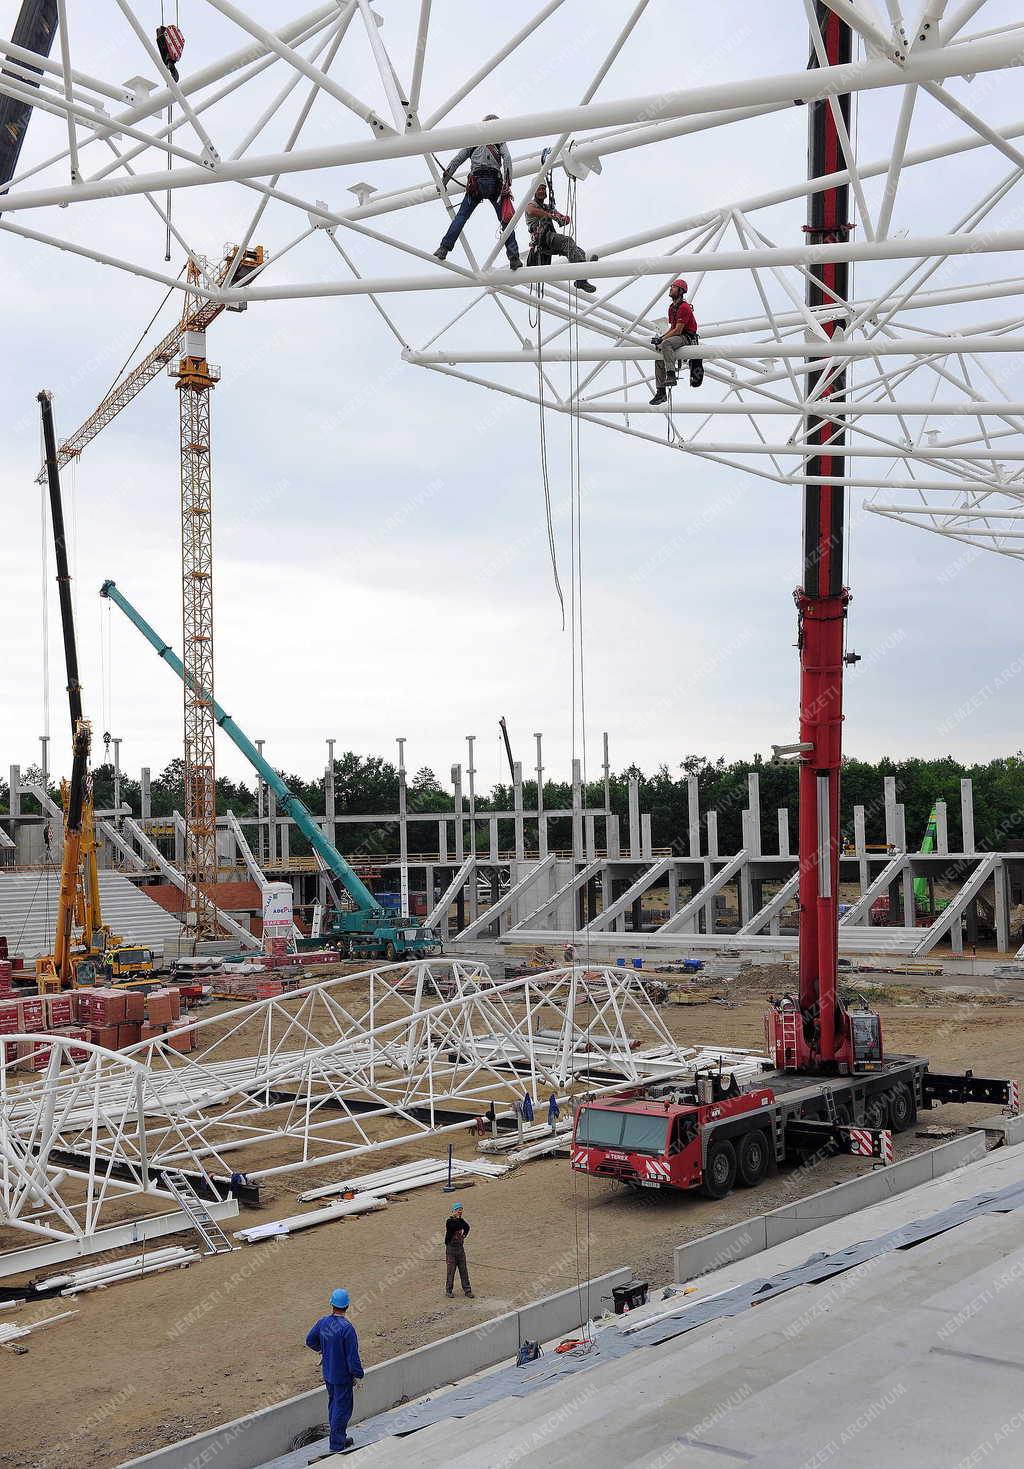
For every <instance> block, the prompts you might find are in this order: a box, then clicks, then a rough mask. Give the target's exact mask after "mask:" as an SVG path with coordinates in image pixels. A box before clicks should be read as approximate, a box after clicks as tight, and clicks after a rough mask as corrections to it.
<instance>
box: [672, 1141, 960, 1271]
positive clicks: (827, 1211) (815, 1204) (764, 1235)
mask: <svg viewBox="0 0 1024 1469" xmlns="http://www.w3.org/2000/svg"><path fill="white" fill-rule="evenodd" d="M983 1125H984V1124H983ZM985 1152H986V1143H985V1134H984V1132H970V1133H968V1134H967V1135H966V1136H965V1137H958V1138H954V1139H953V1140H952V1142H948V1143H942V1144H940V1145H939V1147H937V1148H929V1149H927V1151H926V1152H923V1153H915V1154H913V1156H912V1157H910V1158H904V1159H903V1161H902V1162H901V1163H893V1164H891V1165H890V1166H889V1167H887V1168H877V1169H875V1170H874V1171H873V1172H871V1173H865V1174H864V1175H863V1176H862V1177H861V1178H851V1179H848V1180H847V1181H846V1183H837V1184H834V1185H833V1186H832V1187H831V1188H826V1189H822V1190H821V1192H820V1193H816V1194H809V1195H808V1196H807V1198H805V1199H797V1200H796V1202H795V1203H792V1204H783V1205H782V1206H781V1207H780V1208H778V1209H772V1210H771V1211H770V1213H767V1214H758V1215H757V1216H756V1217H755V1218H753V1219H745V1220H744V1221H743V1223H742V1224H733V1225H732V1226H731V1227H730V1228H728V1229H718V1230H716V1231H715V1233H714V1234H707V1235H705V1236H704V1238H703V1239H695V1240H691V1241H690V1242H689V1243H688V1244H685V1245H677V1246H676V1248H675V1250H674V1251H673V1278H674V1279H675V1281H676V1283H677V1284H680V1285H681V1284H684V1283H685V1282H686V1281H688V1280H696V1278H697V1277H698V1276H699V1275H707V1274H709V1273H710V1272H711V1271H712V1270H722V1269H724V1268H725V1266H726V1265H731V1264H733V1263H734V1262H735V1261H736V1260H746V1259H749V1257H750V1256H751V1255H757V1254H760V1252H761V1251H762V1250H768V1249H771V1247H772V1245H778V1244H782V1243H783V1241H784V1240H787V1239H795V1238H796V1236H797V1235H800V1234H806V1233H807V1232H808V1230H811V1229H817V1228H819V1226H820V1225H822V1224H828V1223H830V1222H831V1221H832V1220H833V1219H841V1218H843V1217H844V1216H845V1215H847V1214H856V1213H857V1212H858V1211H859V1210H861V1209H866V1208H868V1207H869V1206H870V1205H871V1204H878V1203H880V1202H881V1201H882V1200H883V1199H888V1198H892V1196H893V1195H894V1194H901V1193H905V1192H906V1190H907V1189H911V1188H916V1187H917V1185H918V1184H919V1183H928V1182H929V1181H930V1180H931V1179H933V1178H941V1177H942V1175H943V1174H944V1173H952V1172H953V1171H954V1170H955V1169H957V1168H962V1167H963V1166H964V1165H965V1164H967V1163H975V1162H977V1160H978V1159H979V1158H983V1157H984V1156H985Z"/></svg>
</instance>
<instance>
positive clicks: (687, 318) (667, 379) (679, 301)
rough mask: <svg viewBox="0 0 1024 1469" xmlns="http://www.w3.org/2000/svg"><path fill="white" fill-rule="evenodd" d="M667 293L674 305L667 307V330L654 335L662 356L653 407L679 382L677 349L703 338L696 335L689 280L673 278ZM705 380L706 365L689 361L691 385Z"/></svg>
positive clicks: (656, 370) (653, 343) (656, 368)
mask: <svg viewBox="0 0 1024 1469" xmlns="http://www.w3.org/2000/svg"><path fill="white" fill-rule="evenodd" d="M668 293H669V295H670V296H671V298H672V304H671V305H670V306H669V308H668V331H667V332H665V333H663V335H662V336H660V337H652V338H651V346H652V347H657V348H659V349H660V351H661V357H660V358H659V360H658V361H657V362H656V363H655V364H654V379H655V382H656V384H657V392H656V393H655V394H654V397H653V398H652V399H651V407H652V408H655V407H657V405H658V404H659V403H664V402H665V399H666V393H665V389H666V387H670V388H674V387H675V385H676V352H677V351H678V350H679V348H680V347H695V346H696V345H697V343H698V342H699V341H700V338H699V337H698V336H697V318H696V317H695V316H694V314H693V307H692V306H691V305H690V303H689V301H687V299H686V282H685V281H684V280H682V279H679V280H674V281H673V282H672V284H671V285H670V286H669V288H668ZM703 381H704V364H703V362H701V361H700V360H699V358H696V357H695V358H693V359H692V360H691V362H690V387H691V388H699V387H700V385H701V383H702V382H703Z"/></svg>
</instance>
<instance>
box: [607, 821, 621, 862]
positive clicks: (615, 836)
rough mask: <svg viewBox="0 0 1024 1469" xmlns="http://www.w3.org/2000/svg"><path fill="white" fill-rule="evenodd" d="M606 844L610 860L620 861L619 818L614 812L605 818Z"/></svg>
mask: <svg viewBox="0 0 1024 1469" xmlns="http://www.w3.org/2000/svg"><path fill="white" fill-rule="evenodd" d="M604 844H605V849H606V851H607V853H608V857H609V860H610V861H612V862H616V861H618V858H619V856H620V854H621V846H620V842H619V818H618V817H617V816H616V815H614V814H612V815H610V816H606V817H605V819H604Z"/></svg>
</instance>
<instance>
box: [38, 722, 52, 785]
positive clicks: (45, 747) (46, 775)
mask: <svg viewBox="0 0 1024 1469" xmlns="http://www.w3.org/2000/svg"><path fill="white" fill-rule="evenodd" d="M39 748H40V751H41V754H40V756H39V766H40V769H41V770H42V772H43V790H44V791H45V790H46V788H47V786H48V785H49V783H50V736H49V735H40V736H39Z"/></svg>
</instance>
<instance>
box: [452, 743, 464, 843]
mask: <svg viewBox="0 0 1024 1469" xmlns="http://www.w3.org/2000/svg"><path fill="white" fill-rule="evenodd" d="M452 785H453V787H454V789H455V860H456V862H457V863H458V864H459V866H460V867H461V866H462V864H463V862H464V861H465V860H466V833H465V831H464V830H463V827H462V766H461V765H453V766H452Z"/></svg>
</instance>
